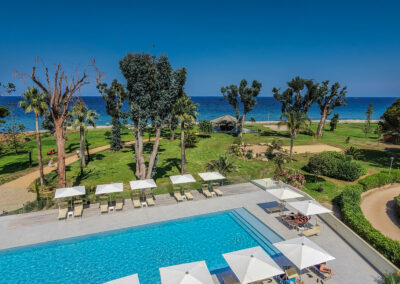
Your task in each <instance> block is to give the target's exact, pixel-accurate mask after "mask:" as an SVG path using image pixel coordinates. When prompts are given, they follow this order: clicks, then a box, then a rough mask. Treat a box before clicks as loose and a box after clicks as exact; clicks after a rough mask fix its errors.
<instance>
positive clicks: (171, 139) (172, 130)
mask: <svg viewBox="0 0 400 284" xmlns="http://www.w3.org/2000/svg"><path fill="white" fill-rule="evenodd" d="M169 131H170V133H171V136H170V137H169V140H170V141H174V140H175V130H174V129H173V128H170V129H169Z"/></svg>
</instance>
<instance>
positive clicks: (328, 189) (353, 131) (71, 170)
mask: <svg viewBox="0 0 400 284" xmlns="http://www.w3.org/2000/svg"><path fill="white" fill-rule="evenodd" d="M361 126H362V124H339V125H338V129H337V130H336V131H335V132H330V131H325V132H324V137H323V138H321V139H315V138H313V137H312V136H309V135H304V134H299V135H298V137H297V139H296V141H295V145H304V144H313V143H326V144H329V145H333V146H337V147H340V148H342V149H345V148H346V147H349V146H351V145H353V146H356V147H357V148H359V149H360V151H361V156H360V159H359V162H360V163H361V164H362V165H363V166H364V168H365V169H366V172H368V174H371V173H374V172H378V171H380V170H382V169H383V168H387V167H388V166H389V164H390V157H391V156H392V155H393V154H394V153H395V151H397V150H396V149H394V151H393V149H388V148H387V145H384V144H378V142H377V138H376V136H374V135H368V136H367V137H366V136H365V134H364V133H363V131H362V127H361ZM374 126H375V125H374ZM252 128H257V129H259V130H260V133H257V134H245V135H244V137H243V141H244V142H246V143H251V144H257V143H268V142H270V141H271V140H272V139H275V138H282V140H283V141H284V143H285V144H286V145H288V144H289V142H290V140H289V138H288V135H287V133H286V132H276V131H272V130H270V129H268V128H265V127H263V126H252ZM96 135H99V133H97V134H96ZM103 135H104V134H103ZM199 137H200V138H199V143H198V144H197V146H196V147H194V148H191V149H190V148H189V149H187V170H188V172H189V173H192V174H193V175H194V177H195V178H196V180H197V181H198V183H196V184H193V185H192V188H199V187H200V183H201V180H200V178H199V176H198V175H197V173H199V172H203V171H205V170H206V169H205V166H206V164H207V163H208V162H209V161H210V160H211V159H214V158H216V157H218V155H223V154H225V153H226V151H227V150H228V149H229V146H230V145H231V144H232V143H233V142H234V141H235V139H236V138H235V137H233V136H232V135H228V134H221V133H213V134H211V135H210V136H209V137H206V136H203V135H199ZM347 137H350V142H349V143H348V144H345V140H346V138H347ZM93 140H94V141H97V143H101V142H100V141H101V138H99V137H97V138H93ZM145 140H146V141H147V139H145ZM103 142H105V140H104V138H103ZM151 148H152V143H150V142H147V143H146V144H145V150H146V157H147V156H148V154H149V153H150V151H151ZM397 153H398V152H397ZM91 157H92V161H90V162H89V164H88V166H87V168H86V169H85V173H84V175H83V176H81V175H80V168H79V163H73V164H72V165H70V166H68V170H67V179H68V184H70V185H76V184H82V185H86V186H88V188H91V190H94V189H95V186H96V185H97V184H103V183H111V182H123V183H124V184H125V187H126V189H127V191H128V192H129V190H128V183H129V181H130V180H134V179H136V178H135V175H134V171H135V160H134V153H133V149H132V146H129V147H125V148H124V149H123V150H122V151H120V152H117V153H112V152H109V151H103V152H99V153H96V154H93V155H91ZM309 157H310V154H299V155H295V156H294V161H293V163H292V164H291V165H290V167H294V168H296V169H299V170H301V171H302V172H303V173H304V174H305V175H306V179H307V183H306V184H305V185H304V187H303V190H304V191H306V192H307V193H309V194H310V195H312V196H313V197H314V198H316V199H317V200H319V201H321V202H326V203H331V202H332V200H333V199H334V198H335V197H337V196H338V195H339V194H340V192H341V190H342V188H343V187H344V186H345V185H347V184H351V182H345V181H340V180H335V179H332V178H327V177H316V176H313V175H310V174H308V173H307V172H305V171H304V170H303V167H304V166H305V165H306V164H307V162H308V159H309ZM235 165H236V166H237V168H238V170H237V171H235V172H232V173H230V174H229V175H228V180H229V182H230V183H237V182H244V181H248V180H250V179H255V178H263V177H270V176H272V175H273V169H274V164H273V162H271V161H269V162H263V161H260V160H255V159H251V160H248V159H244V158H237V157H236V158H235ZM286 166H289V165H288V164H287V165H286ZM398 166H399V165H398V164H396V165H395V167H398ZM179 172H180V146H179V140H175V141H169V140H168V133H164V138H163V139H162V140H161V143H160V151H159V161H158V166H157V171H156V175H155V176H154V179H156V182H157V184H158V185H159V187H158V188H157V189H155V191H154V193H156V194H159V193H165V192H168V191H170V190H171V189H172V186H171V184H170V181H169V178H168V177H169V176H171V175H175V174H179ZM47 179H48V180H49V181H50V182H51V184H52V185H53V186H54V187H56V174H55V172H53V173H51V174H50V175H49V176H48V178H47ZM319 187H322V188H323V191H322V192H318V191H316V189H317V188H319Z"/></svg>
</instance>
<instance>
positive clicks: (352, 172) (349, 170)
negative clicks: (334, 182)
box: [305, 152, 364, 181]
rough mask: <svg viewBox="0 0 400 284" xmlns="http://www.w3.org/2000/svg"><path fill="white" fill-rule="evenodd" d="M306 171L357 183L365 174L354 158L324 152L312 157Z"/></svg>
mask: <svg viewBox="0 0 400 284" xmlns="http://www.w3.org/2000/svg"><path fill="white" fill-rule="evenodd" d="M305 169H306V171H308V172H310V173H313V174H317V175H324V176H327V177H332V178H337V179H340V180H346V181H355V180H356V179H358V178H359V177H360V176H361V175H362V174H363V173H364V169H363V167H362V166H361V164H359V163H358V162H356V161H354V160H353V159H352V157H350V156H346V155H344V154H342V153H337V152H323V153H320V154H316V155H313V156H312V157H310V159H309V161H308V164H307V166H306V167H305Z"/></svg>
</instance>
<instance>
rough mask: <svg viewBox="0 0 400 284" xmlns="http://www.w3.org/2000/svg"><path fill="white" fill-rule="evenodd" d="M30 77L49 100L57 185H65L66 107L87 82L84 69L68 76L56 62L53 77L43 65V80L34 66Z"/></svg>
mask: <svg viewBox="0 0 400 284" xmlns="http://www.w3.org/2000/svg"><path fill="white" fill-rule="evenodd" d="M30 78H31V79H32V81H33V82H34V83H35V84H36V85H37V86H38V87H39V88H40V89H41V90H42V91H43V93H44V94H45V95H46V96H47V97H48V100H49V108H50V114H51V117H52V119H53V123H54V131H55V133H54V135H55V138H56V143H57V158H58V165H57V174H58V186H59V187H66V186H67V180H66V172H65V141H66V136H65V122H66V120H67V119H68V107H69V103H70V101H71V98H72V95H73V94H74V93H76V92H79V91H80V89H81V87H82V86H84V85H86V84H89V81H88V76H87V74H86V70H84V71H83V73H82V74H81V75H80V76H78V77H75V76H74V75H72V76H68V75H67V74H66V72H65V70H64V69H63V67H62V66H61V64H57V65H56V67H55V72H54V76H53V78H51V76H50V74H49V69H48V67H45V81H42V80H40V79H39V78H38V77H37V76H36V66H33V67H32V73H31V75H30ZM51 82H53V83H51Z"/></svg>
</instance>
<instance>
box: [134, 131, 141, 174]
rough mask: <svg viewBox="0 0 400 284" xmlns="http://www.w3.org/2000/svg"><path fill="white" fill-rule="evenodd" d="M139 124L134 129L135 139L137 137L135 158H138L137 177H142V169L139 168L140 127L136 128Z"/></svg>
mask: <svg viewBox="0 0 400 284" xmlns="http://www.w3.org/2000/svg"><path fill="white" fill-rule="evenodd" d="M136 125H137V124H135V126H134V129H135V132H134V137H135V157H136V171H135V175H136V176H137V177H139V176H140V167H139V142H138V136H139V127H138V126H136Z"/></svg>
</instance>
